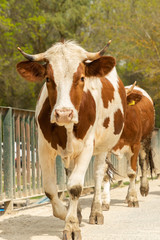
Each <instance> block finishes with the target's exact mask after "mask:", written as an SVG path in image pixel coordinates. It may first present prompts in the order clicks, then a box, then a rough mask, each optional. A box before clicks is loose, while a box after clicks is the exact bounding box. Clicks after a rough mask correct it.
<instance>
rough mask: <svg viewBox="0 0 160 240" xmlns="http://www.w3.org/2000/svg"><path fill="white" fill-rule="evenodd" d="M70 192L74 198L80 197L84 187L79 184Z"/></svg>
mask: <svg viewBox="0 0 160 240" xmlns="http://www.w3.org/2000/svg"><path fill="white" fill-rule="evenodd" d="M69 192H70V194H71V196H72V198H73V199H75V198H79V197H80V195H81V192H82V187H81V186H80V185H79V186H74V187H72V188H71V189H70V190H69Z"/></svg>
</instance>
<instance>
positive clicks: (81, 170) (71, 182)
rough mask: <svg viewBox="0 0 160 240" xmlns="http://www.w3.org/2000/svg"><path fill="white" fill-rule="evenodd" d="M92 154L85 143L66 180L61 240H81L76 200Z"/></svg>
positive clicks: (89, 147)
mask: <svg viewBox="0 0 160 240" xmlns="http://www.w3.org/2000/svg"><path fill="white" fill-rule="evenodd" d="M92 154H93V144H91V143H90V141H89V142H88V144H87V143H86V146H85V148H84V149H83V152H82V153H81V154H80V155H79V157H78V158H77V159H75V166H74V169H73V171H72V173H71V175H70V177H69V179H68V183H67V188H68V192H69V195H70V204H69V209H68V213H67V216H66V220H65V221H66V224H65V228H64V231H63V240H72V239H74V240H81V232H80V229H79V221H78V217H77V207H78V200H79V197H80V195H81V192H82V188H83V184H84V177H85V173H86V170H87V168H88V165H89V162H90V160H91V157H92Z"/></svg>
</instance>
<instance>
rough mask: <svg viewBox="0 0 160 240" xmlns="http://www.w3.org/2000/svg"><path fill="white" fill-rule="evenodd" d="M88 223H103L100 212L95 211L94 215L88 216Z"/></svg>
mask: <svg viewBox="0 0 160 240" xmlns="http://www.w3.org/2000/svg"><path fill="white" fill-rule="evenodd" d="M89 223H90V224H97V225H102V224H103V223H104V216H103V214H101V213H97V214H96V215H95V216H90V218H89Z"/></svg>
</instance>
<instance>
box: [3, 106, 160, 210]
mask: <svg viewBox="0 0 160 240" xmlns="http://www.w3.org/2000/svg"><path fill="white" fill-rule="evenodd" d="M34 115H35V112H34V111H28V110H22V109H14V108H6V107H0V204H2V203H5V206H6V208H8V205H9V207H11V208H12V204H13V201H14V200H15V199H16V200H17V199H25V198H30V197H34V196H40V195H43V194H44V191H43V185H42V175H41V170H40V163H39V158H38V145H37V126H36V122H35V117H34ZM152 148H153V156H154V161H155V166H156V170H157V174H159V175H160V160H159V159H160V129H155V131H154V132H153V138H152ZM111 161H112V163H113V165H114V167H115V168H116V169H117V171H118V172H119V174H120V175H121V176H122V177H120V178H121V179H122V178H123V177H126V176H127V175H126V173H127V161H126V159H125V158H123V159H122V160H121V161H118V160H117V158H116V157H115V156H114V155H112V157H111ZM93 162H94V159H93V158H92V160H91V162H90V165H89V167H88V170H87V172H86V176H85V183H84V187H86V188H87V187H93V186H94V177H93ZM56 170H57V171H56V172H57V187H58V191H59V192H63V191H64V190H66V181H67V180H66V174H65V170H64V166H63V162H62V161H61V158H60V157H59V156H57V159H56Z"/></svg>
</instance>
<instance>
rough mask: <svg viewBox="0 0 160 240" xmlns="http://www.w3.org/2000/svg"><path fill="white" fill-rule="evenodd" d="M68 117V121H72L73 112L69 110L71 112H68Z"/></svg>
mask: <svg viewBox="0 0 160 240" xmlns="http://www.w3.org/2000/svg"><path fill="white" fill-rule="evenodd" d="M68 117H69V118H70V119H72V118H73V110H71V111H70V113H69V115H68Z"/></svg>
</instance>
